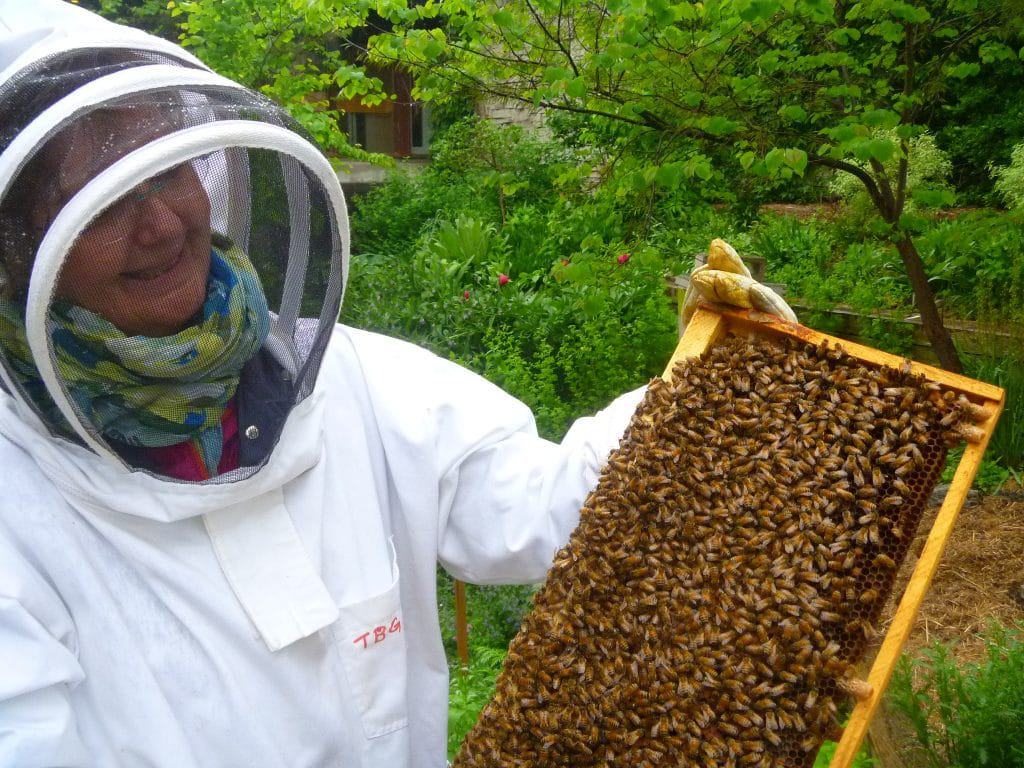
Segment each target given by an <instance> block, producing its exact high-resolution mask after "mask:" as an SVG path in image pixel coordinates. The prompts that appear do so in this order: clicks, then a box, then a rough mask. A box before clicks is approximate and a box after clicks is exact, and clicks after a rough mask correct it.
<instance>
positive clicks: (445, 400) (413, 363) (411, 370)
mask: <svg viewBox="0 0 1024 768" xmlns="http://www.w3.org/2000/svg"><path fill="white" fill-rule="evenodd" d="M330 346H331V347H333V348H334V350H333V352H334V354H335V355H337V357H338V359H337V360H336V361H335V362H336V363H339V364H340V367H342V368H343V369H344V370H345V372H346V375H349V376H351V375H358V376H361V377H362V378H363V379H364V381H365V383H366V386H367V388H368V390H369V391H370V393H371V396H372V397H373V399H374V400H375V401H376V402H379V403H386V404H387V405H388V407H389V408H396V409H399V410H404V411H405V412H406V414H409V410H410V409H415V410H418V411H421V412H422V411H423V410H426V411H430V412H433V413H437V412H447V411H451V410H453V409H454V410H456V411H458V412H459V413H460V414H461V415H462V416H463V417H464V418H473V417H479V418H484V419H486V421H487V422H489V423H493V421H494V419H495V415H497V414H500V419H501V421H502V422H504V423H506V424H507V425H509V426H511V427H512V428H517V427H518V426H519V425H524V426H525V425H527V424H532V423H533V415H532V413H531V412H530V410H529V408H527V407H526V406H525V405H523V403H521V402H520V401H519V400H516V399H515V398H514V397H512V396H511V395H509V394H508V393H507V392H505V391H504V390H502V389H501V388H499V387H497V386H495V385H494V384H492V383H491V382H489V381H487V379H485V378H484V377H483V376H480V375H479V374H477V373H474V372H473V371H471V370H469V369H468V368H465V367H463V366H462V365H459V364H458V363H456V362H454V361H452V360H446V359H445V358H443V357H441V356H439V355H437V354H434V353H433V352H431V351H430V350H428V349H425V348H423V347H420V346H417V345H416V344H412V343H410V342H408V341H403V340H401V339H396V338H393V337H391V336H385V335H383V334H379V333H373V332H370V331H364V330H360V329H357V328H352V327H350V326H343V325H338V326H337V327H336V328H335V333H334V338H333V339H332V341H331V345H330ZM345 358H348V360H347V362H345V360H344V359H345ZM409 415H411V414H409Z"/></svg>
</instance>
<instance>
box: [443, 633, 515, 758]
mask: <svg viewBox="0 0 1024 768" xmlns="http://www.w3.org/2000/svg"><path fill="white" fill-rule="evenodd" d="M504 660H505V651H504V649H497V648H489V647H487V646H474V647H473V649H472V651H471V653H470V656H469V666H468V667H464V668H458V667H457V668H454V669H452V670H451V672H450V677H449V681H448V759H451V758H453V757H454V756H455V753H456V752H458V750H459V745H460V744H462V740H463V739H464V738H465V737H466V734H467V733H469V729H470V728H472V727H473V724H474V723H476V720H477V717H478V716H479V715H480V710H481V709H483V708H484V705H485V704H486V703H487V702H488V701H490V699H491V696H492V695H493V694H494V681H495V679H496V678H497V676H498V672H499V671H501V664H502V662H503V661H504Z"/></svg>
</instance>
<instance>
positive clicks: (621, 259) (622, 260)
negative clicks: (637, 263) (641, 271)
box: [618, 253, 629, 264]
mask: <svg viewBox="0 0 1024 768" xmlns="http://www.w3.org/2000/svg"><path fill="white" fill-rule="evenodd" d="M627 261H629V254H628V253H623V254H621V255H620V256H619V258H618V262H619V264H625V263H626V262H627Z"/></svg>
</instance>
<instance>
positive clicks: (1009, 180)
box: [989, 143, 1024, 208]
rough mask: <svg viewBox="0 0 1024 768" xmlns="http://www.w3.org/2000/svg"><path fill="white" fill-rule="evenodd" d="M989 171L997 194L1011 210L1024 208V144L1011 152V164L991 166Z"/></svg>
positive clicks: (1015, 147)
mask: <svg viewBox="0 0 1024 768" xmlns="http://www.w3.org/2000/svg"><path fill="white" fill-rule="evenodd" d="M989 171H990V173H991V174H992V179H993V181H995V188H996V192H998V193H999V194H1000V196H1001V197H1002V198H1003V200H1004V201H1005V202H1006V205H1007V207H1009V208H1024V143H1020V144H1017V145H1015V146H1014V148H1013V150H1012V151H1011V152H1010V164H1009V165H1002V166H997V165H995V164H991V163H990V164H989Z"/></svg>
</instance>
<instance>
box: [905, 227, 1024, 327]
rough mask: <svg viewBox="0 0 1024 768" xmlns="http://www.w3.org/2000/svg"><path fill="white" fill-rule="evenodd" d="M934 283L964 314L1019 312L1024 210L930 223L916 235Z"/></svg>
mask: <svg viewBox="0 0 1024 768" xmlns="http://www.w3.org/2000/svg"><path fill="white" fill-rule="evenodd" d="M916 242H917V247H918V250H919V252H920V253H921V258H922V259H923V260H924V263H925V267H926V269H927V270H928V275H929V278H930V282H931V284H932V287H933V289H934V290H935V291H936V293H937V294H938V295H939V296H941V297H943V298H944V299H945V300H946V302H947V308H948V309H952V310H953V311H955V312H956V314H958V315H959V316H961V317H969V318H979V317H986V316H993V315H997V316H999V317H1001V318H1011V317H1012V316H1013V314H1015V313H1016V314H1017V315H1018V316H1020V314H1021V304H1022V301H1021V300H1022V298H1024V215H1022V214H1020V213H1016V214H1009V215H1008V214H1005V213H996V212H993V211H978V212H972V213H968V214H964V215H961V216H958V217H957V218H956V219H953V220H951V221H938V222H934V223H932V224H931V225H930V226H929V227H928V229H927V230H926V231H925V232H924V233H922V234H921V235H919V236H918V237H917V238H916Z"/></svg>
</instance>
